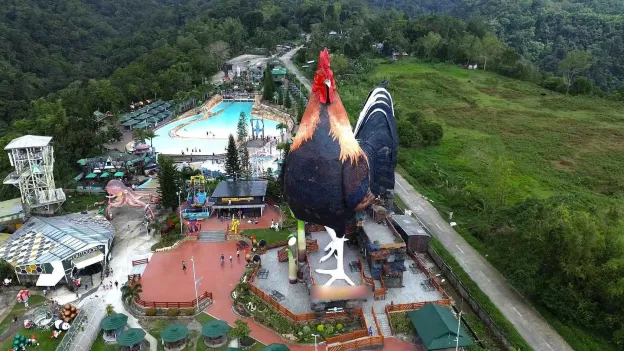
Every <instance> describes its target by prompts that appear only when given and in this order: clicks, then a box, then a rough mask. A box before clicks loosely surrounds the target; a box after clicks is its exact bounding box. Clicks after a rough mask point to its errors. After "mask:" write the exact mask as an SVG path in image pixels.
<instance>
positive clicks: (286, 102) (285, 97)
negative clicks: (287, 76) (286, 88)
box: [284, 92, 292, 108]
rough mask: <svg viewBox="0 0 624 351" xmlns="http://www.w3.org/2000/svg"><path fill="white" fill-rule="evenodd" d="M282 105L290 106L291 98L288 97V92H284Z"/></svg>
mask: <svg viewBox="0 0 624 351" xmlns="http://www.w3.org/2000/svg"><path fill="white" fill-rule="evenodd" d="M284 107H286V108H291V107H292V100H291V99H290V94H289V93H288V92H286V96H284Z"/></svg>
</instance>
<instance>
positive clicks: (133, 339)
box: [117, 328, 145, 346]
mask: <svg viewBox="0 0 624 351" xmlns="http://www.w3.org/2000/svg"><path fill="white" fill-rule="evenodd" d="M144 338H145V332H144V331H143V329H139V328H130V329H128V330H126V331H124V332H123V333H121V334H120V335H118V336H117V343H118V344H119V345H121V346H134V345H136V344H138V343H140V342H141V341H143V339H144Z"/></svg>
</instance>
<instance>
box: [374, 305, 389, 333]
mask: <svg viewBox="0 0 624 351" xmlns="http://www.w3.org/2000/svg"><path fill="white" fill-rule="evenodd" d="M371 313H372V315H373V320H374V321H375V327H376V328H377V335H379V336H381V338H382V339H381V340H382V341H383V337H384V335H383V332H382V331H381V327H380V326H379V321H378V320H377V314H375V307H374V306H371ZM389 322H390V320H388V323H389Z"/></svg>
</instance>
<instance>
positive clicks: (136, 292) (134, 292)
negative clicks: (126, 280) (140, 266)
mask: <svg viewBox="0 0 624 351" xmlns="http://www.w3.org/2000/svg"><path fill="white" fill-rule="evenodd" d="M142 292H143V287H142V286H141V284H139V283H137V284H134V285H127V284H126V285H124V286H122V287H121V298H122V299H123V300H125V301H127V302H130V301H132V300H136V299H138V298H140V297H141V293H142Z"/></svg>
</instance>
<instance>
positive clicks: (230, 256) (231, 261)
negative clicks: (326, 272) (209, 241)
mask: <svg viewBox="0 0 624 351" xmlns="http://www.w3.org/2000/svg"><path fill="white" fill-rule="evenodd" d="M230 264H232V255H231V254H230Z"/></svg>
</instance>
